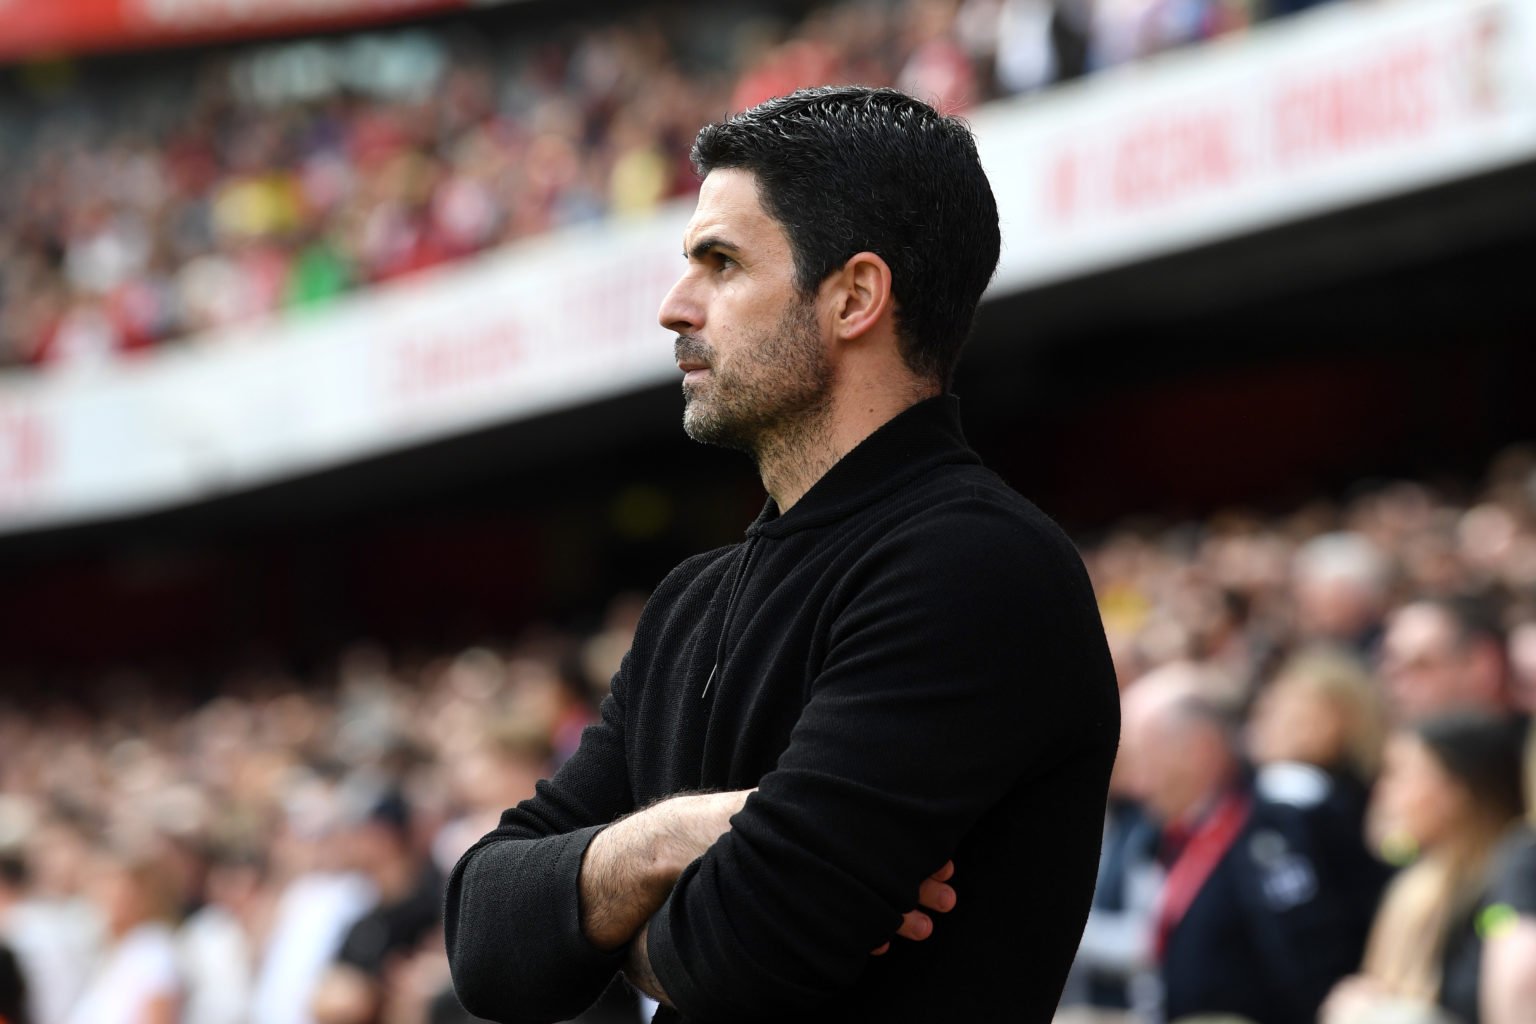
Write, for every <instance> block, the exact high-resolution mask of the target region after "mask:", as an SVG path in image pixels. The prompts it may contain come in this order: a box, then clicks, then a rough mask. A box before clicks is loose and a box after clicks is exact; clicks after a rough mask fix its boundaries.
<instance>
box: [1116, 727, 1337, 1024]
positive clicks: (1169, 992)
mask: <svg viewBox="0 0 1536 1024" xmlns="http://www.w3.org/2000/svg"><path fill="white" fill-rule="evenodd" d="M1150 734H1151V735H1150V736H1149V739H1150V740H1151V741H1152V742H1150V743H1149V744H1148V750H1149V751H1151V752H1153V753H1152V756H1151V757H1149V759H1148V763H1147V765H1146V766H1145V767H1146V775H1145V778H1144V785H1145V787H1146V791H1145V799H1146V805H1147V807H1148V809H1149V810H1151V811H1152V812H1153V813H1154V814H1155V815H1156V816H1157V818H1158V819H1159V820H1160V821H1161V822H1162V823H1163V832H1162V840H1161V844H1160V850H1159V856H1160V857H1161V859H1162V860H1163V862H1164V864H1165V865H1166V866H1167V872H1168V874H1167V879H1166V881H1165V883H1164V886H1163V892H1162V897H1161V900H1160V903H1159V908H1158V914H1157V918H1156V934H1155V941H1156V944H1157V950H1158V954H1159V959H1160V961H1161V967H1162V979H1163V986H1164V1013H1165V1014H1166V1018H1167V1019H1170V1020H1176V1019H1178V1018H1180V1017H1186V1016H1193V1015H1202V1014H1229V1015H1234V1016H1238V1017H1244V1018H1247V1019H1249V1020H1251V1021H1255V1022H1257V1024H1271V1022H1274V1024H1282V1022H1295V1024H1310V1022H1311V1021H1312V1020H1313V1019H1314V1017H1315V1016H1316V1013H1317V1008H1318V1006H1319V1005H1320V1004H1321V1003H1322V1000H1323V997H1324V996H1325V995H1326V994H1327V992H1328V990H1329V988H1330V986H1332V985H1333V983H1334V982H1336V981H1337V980H1338V979H1339V978H1340V977H1342V976H1344V975H1345V974H1346V973H1347V972H1348V971H1349V969H1350V967H1351V966H1352V965H1353V964H1354V963H1355V962H1357V960H1358V957H1359V955H1360V947H1359V936H1361V935H1363V932H1364V928H1363V924H1361V923H1360V922H1357V921H1354V920H1351V918H1352V917H1355V916H1360V917H1362V918H1363V917H1364V914H1362V913H1361V908H1360V907H1359V905H1358V904H1356V903H1354V902H1352V901H1350V900H1347V899H1343V898H1341V897H1342V896H1343V895H1344V893H1343V892H1342V891H1341V890H1342V887H1343V885H1345V884H1346V883H1347V881H1349V879H1347V878H1341V877H1338V872H1337V868H1338V866H1339V865H1337V864H1336V863H1335V862H1333V861H1331V860H1330V859H1329V856H1328V855H1329V853H1330V852H1331V851H1332V849H1333V848H1334V847H1335V846H1336V845H1337V843H1336V842H1335V841H1334V840H1333V839H1331V838H1329V837H1326V830H1327V828H1328V827H1329V825H1331V824H1332V822H1331V820H1330V819H1329V818H1328V816H1327V815H1326V814H1320V813H1319V810H1318V809H1319V807H1320V806H1321V804H1322V801H1323V800H1324V799H1325V798H1326V790H1323V789H1321V788H1320V787H1313V788H1312V789H1311V790H1310V791H1303V790H1302V789H1300V788H1299V787H1296V786H1294V785H1290V784H1288V783H1287V782H1286V781H1282V780H1275V779H1272V778H1271V777H1270V776H1269V775H1268V774H1267V773H1261V774H1260V775H1259V777H1258V778H1257V780H1256V781H1252V782H1251V781H1250V780H1249V779H1248V778H1247V777H1246V776H1245V773H1244V771H1243V768H1242V765H1241V763H1240V761H1239V759H1238V756H1237V750H1236V737H1235V729H1234V723H1233V722H1232V720H1231V716H1230V715H1229V714H1227V713H1226V712H1224V711H1221V710H1219V709H1218V708H1217V706H1216V705H1214V704H1212V703H1210V702H1209V701H1207V700H1203V699H1201V698H1198V697H1195V698H1185V699H1183V700H1180V701H1177V702H1175V703H1174V704H1172V705H1170V706H1168V707H1167V708H1165V709H1164V710H1163V711H1162V713H1161V714H1159V715H1157V716H1156V717H1155V718H1154V720H1153V723H1152V726H1151V729H1150Z"/></svg>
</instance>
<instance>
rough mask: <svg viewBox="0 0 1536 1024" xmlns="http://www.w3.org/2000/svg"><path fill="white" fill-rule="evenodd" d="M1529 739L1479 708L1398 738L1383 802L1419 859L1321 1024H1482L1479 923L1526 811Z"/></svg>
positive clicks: (1397, 884)
mask: <svg viewBox="0 0 1536 1024" xmlns="http://www.w3.org/2000/svg"><path fill="white" fill-rule="evenodd" d="M1521 736H1522V729H1521V727H1520V726H1519V725H1518V724H1517V723H1514V722H1512V721H1511V720H1510V719H1508V718H1505V717H1501V716H1498V715H1492V714H1489V713H1487V712H1476V711H1471V712H1469V711H1463V712H1453V713H1450V714H1446V715H1441V716H1437V717H1433V718H1428V719H1422V720H1420V721H1419V722H1418V723H1417V724H1416V725H1413V726H1411V727H1408V728H1404V729H1402V730H1401V731H1399V732H1398V733H1397V734H1396V735H1394V737H1393V738H1392V740H1391V742H1390V744H1389V745H1388V748H1387V757H1386V762H1385V768H1384V771H1383V774H1382V778H1381V784H1380V787H1379V789H1378V790H1377V792H1376V795H1375V796H1376V799H1377V800H1378V801H1379V802H1380V803H1381V805H1382V808H1383V811H1384V816H1385V819H1386V821H1387V823H1388V824H1389V826H1390V827H1391V828H1392V829H1393V831H1394V832H1395V834H1396V836H1397V842H1398V844H1399V845H1400V846H1401V847H1402V848H1404V849H1411V850H1416V851H1418V859H1417V860H1416V861H1415V862H1414V864H1413V866H1412V867H1410V868H1408V869H1407V870H1405V871H1403V872H1402V873H1401V874H1400V875H1399V876H1398V877H1397V878H1396V879H1394V880H1393V882H1392V884H1391V887H1390V888H1389V889H1388V891H1387V895H1386V898H1385V899H1384V900H1383V902H1382V905H1381V909H1380V911H1379V912H1378V913H1377V916H1376V921H1375V924H1374V925H1373V927H1372V930H1371V938H1370V943H1369V945H1368V946H1367V948H1366V954H1365V961H1364V966H1363V967H1362V969H1361V973H1360V974H1359V975H1355V976H1352V977H1350V978H1348V979H1346V980H1345V981H1343V982H1341V983H1340V984H1339V985H1338V987H1337V988H1335V990H1334V991H1333V993H1332V994H1330V995H1329V997H1328V1002H1327V1005H1326V1006H1325V1007H1324V1012H1323V1015H1322V1020H1323V1022H1324V1024H1353V1022H1358V1021H1362V1020H1366V1021H1369V1020H1378V1019H1386V1018H1385V1016H1382V1015H1386V1014H1392V1015H1393V1019H1433V1018H1434V1017H1435V1016H1436V1015H1437V1012H1438V1011H1444V1012H1446V1013H1449V1014H1451V1015H1453V1016H1454V1018H1456V1019H1458V1020H1461V1021H1464V1022H1467V1024H1477V1021H1478V1020H1479V1014H1478V979H1479V973H1480V969H1481V960H1482V940H1481V938H1480V935H1479V929H1478V921H1479V918H1480V917H1482V915H1483V914H1485V913H1486V912H1487V908H1488V907H1489V906H1490V905H1491V904H1490V889H1489V881H1490V879H1489V871H1490V862H1491V860H1492V857H1493V855H1494V851H1495V850H1496V849H1497V848H1498V846H1499V844H1500V842H1501V841H1503V840H1505V839H1506V838H1507V836H1508V835H1509V833H1510V829H1511V827H1512V826H1513V825H1514V824H1515V823H1516V822H1517V821H1518V819H1519V818H1520V817H1521V815H1522V813H1523V811H1524V807H1523V800H1522V792H1521V790H1522V782H1521V774H1520V773H1521V766H1520V742H1521ZM1404 1015H1408V1016H1406V1017H1405V1016H1404Z"/></svg>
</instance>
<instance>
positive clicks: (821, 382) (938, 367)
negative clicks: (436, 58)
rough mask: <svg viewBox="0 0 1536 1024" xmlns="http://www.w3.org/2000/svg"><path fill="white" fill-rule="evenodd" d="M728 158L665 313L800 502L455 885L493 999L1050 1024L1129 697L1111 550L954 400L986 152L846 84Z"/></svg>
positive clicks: (761, 464)
mask: <svg viewBox="0 0 1536 1024" xmlns="http://www.w3.org/2000/svg"><path fill="white" fill-rule="evenodd" d="M693 158H694V162H695V165H696V166H697V167H698V169H699V171H700V173H701V174H703V175H704V182H703V186H702V188H701V190H700V194H699V202H698V208H697V211H696V212H695V214H694V217H693V219H692V221H691V222H690V223H689V225H688V227H687V229H686V231H685V235H684V239H683V245H684V257H685V259H686V267H685V269H684V271H683V274H682V277H681V279H680V280H679V281H678V283H677V284H676V285H675V286H674V287H673V289H672V291H671V292H670V293H669V294H668V295H667V297H666V298H665V300H664V301H663V303H662V306H661V311H660V320H661V323H662V326H664V327H665V328H667V329H668V330H670V331H672V332H674V333H675V334H676V335H677V341H676V345H675V351H676V356H677V360H678V367H679V369H680V370H682V371H683V373H684V380H683V392H684V397H685V401H686V411H685V413H684V428H685V429H686V430H687V432H688V433H689V435H690V436H692V437H693V438H695V439H696V440H700V441H704V442H708V443H714V444H723V445H729V446H733V447H737V448H740V449H742V450H744V451H746V452H747V453H748V454H749V455H751V456H752V457H753V458H754V459H755V461H756V463H757V468H758V471H759V473H760V475H761V477H762V480H763V484H764V487H765V488H766V490H767V491H768V494H769V500H768V502H767V505H766V507H765V508H764V510H763V512H762V514H761V515H760V516H759V517H758V519H757V520H756V522H754V523H753V524H752V525H751V526H750V527H749V528H748V530H747V536H746V540H745V542H744V543H742V544H738V545H734V546H732V547H729V548H724V549H721V550H717V551H712V552H708V553H706V554H703V555H698V556H696V557H694V558H692V559H690V560H689V561H687V562H685V563H683V564H682V565H681V566H679V567H678V568H677V569H676V570H674V571H673V572H672V573H671V574H670V575H669V576H668V577H667V579H666V580H665V581H663V582H662V584H661V585H660V586H659V587H658V588H657V590H656V592H655V593H654V594H653V595H652V597H651V600H650V602H649V603H648V605H647V606H646V610H645V612H644V614H643V616H642V618H641V621H640V623H639V626H638V628H637V630H636V634H635V640H634V645H633V647H632V649H631V650H630V652H629V654H628V656H627V657H626V658H625V660H624V663H623V665H622V667H621V668H620V670H619V672H618V674H617V676H616V677H615V678H614V680H613V694H612V696H611V697H610V698H609V699H608V700H606V701H605V702H604V705H603V709H602V719H601V722H600V723H599V724H597V725H595V726H593V727H591V728H590V729H589V730H588V731H587V733H586V734H585V735H584V736H583V739H582V743H581V747H580V749H579V750H578V751H577V753H576V754H575V755H574V756H573V757H572V758H571V759H570V761H569V762H567V763H566V764H565V765H564V767H562V769H561V770H560V772H559V773H558V774H557V775H556V776H555V778H554V779H553V780H551V781H549V782H545V783H540V785H539V789H538V793H537V795H536V796H535V797H534V798H533V799H531V800H528V801H525V802H523V803H522V804H520V805H519V806H518V807H516V808H514V809H513V810H510V811H508V812H507V813H506V814H505V815H504V816H503V818H502V822H501V826H500V827H499V828H498V829H497V830H496V831H494V832H492V833H491V834H490V835H488V836H486V837H485V839H483V840H482V841H481V842H480V843H478V844H477V845H476V846H475V847H474V848H473V849H471V850H470V851H469V852H468V853H467V854H465V856H464V858H463V860H462V861H461V862H460V863H459V865H458V866H457V868H456V869H455V871H454V873H453V877H452V879H451V881H450V884H449V892H448V907H447V918H446V925H447V939H448V951H449V957H450V960H451V962H452V965H453V970H454V980H455V984H456V986H457V987H458V991H459V994H460V996H461V998H462V999H463V1002H464V1005H465V1006H466V1007H467V1008H468V1009H469V1010H471V1011H472V1012H474V1013H476V1014H478V1015H480V1016H483V1017H488V1018H491V1019H494V1020H502V1021H524V1020H526V1021H552V1020H559V1019H562V1018H565V1017H570V1016H574V1015H575V1014H576V1013H577V1012H579V1011H580V1010H581V1009H582V1008H583V1007H584V1006H585V1005H587V1004H588V1003H589V1002H591V1001H592V1000H593V999H594V998H596V997H597V995H598V994H599V993H600V992H601V991H602V990H603V987H604V986H605V985H606V984H607V983H608V981H609V980H610V979H611V978H612V976H613V975H614V973H615V972H617V971H620V970H622V971H623V972H624V973H625V974H626V976H627V977H628V978H629V979H630V980H631V981H632V982H633V983H634V984H635V985H636V986H637V987H639V988H641V989H642V990H644V991H646V992H648V993H650V994H651V995H652V996H653V997H655V998H656V999H658V1000H659V1001H660V1002H661V1003H662V1004H663V1008H662V1010H661V1011H660V1012H659V1014H658V1015H657V1018H656V1019H657V1020H658V1021H663V1020H664V1021H696V1022H704V1021H731V1022H735V1021H756V1020H779V1019H794V1020H798V1021H823V1020H825V1021H851V1020H880V1021H923V1022H932V1021H944V1020H1000V1019H1007V1020H1015V1021H1041V1022H1044V1021H1047V1020H1049V1019H1050V1017H1051V1014H1052V1011H1053V1010H1054V1007H1055V1004H1056V1000H1057V998H1058V996H1059V994H1060V991H1061V985H1062V982H1063V980H1064V978H1065V976H1066V972H1067V968H1068V966H1069V964H1070V962H1071V959H1072V953H1073V950H1074V948H1075V946H1076V944H1077V940H1078V937H1079V935H1080V933H1081V929H1082V925H1083V920H1084V917H1085V916H1086V914H1087V910H1088V902H1089V898H1090V896H1091V892H1092V888H1093V879H1094V871H1095V866H1096V863H1097V854H1098V846H1099V840H1100V832H1101V827H1102V822H1103V813H1104V799H1105V790H1106V785H1107V781H1108V777H1109V770H1110V766H1111V763H1112V761H1113V758H1114V752H1115V745H1116V740H1117V736H1118V723H1119V709H1118V702H1117V694H1116V689H1115V683H1114V675H1113V670H1112V668H1111V665H1110V661H1109V656H1108V652H1107V649H1106V645H1105V643H1104V635H1103V630H1102V627H1101V625H1100V623H1099V618H1098V613H1097V608H1096V605H1095V601H1094V597H1093V593H1092V590H1091V588H1090V586H1089V583H1088V580H1087V575H1086V573H1085V572H1084V571H1083V567H1082V563H1081V561H1080V559H1079V558H1078V555H1077V553H1076V551H1075V550H1074V549H1073V547H1072V545H1071V544H1070V542H1069V541H1068V540H1067V539H1066V537H1065V536H1064V535H1063V534H1062V533H1061V532H1060V530H1059V529H1057V528H1056V526H1055V525H1054V524H1053V523H1052V522H1051V521H1050V520H1049V519H1047V518H1046V517H1045V516H1044V515H1043V514H1041V513H1040V512H1039V511H1038V510H1037V509H1035V508H1034V506H1032V505H1031V504H1029V503H1028V502H1027V501H1025V500H1024V499H1023V498H1021V497H1020V496H1019V495H1018V494H1016V493H1014V492H1013V491H1012V490H1010V489H1009V488H1008V487H1007V486H1006V485H1005V484H1004V483H1003V482H1002V481H1001V480H999V479H998V478H997V476H995V475H994V474H992V473H991V472H989V471H987V470H986V469H984V468H983V467H982V466H981V465H980V463H979V460H978V459H977V457H976V455H975V454H974V453H973V452H972V451H971V450H970V448H969V447H968V446H967V445H966V443H965V440H964V438H963V436H962V434H961V431H960V425H959V416H958V407H957V404H956V402H955V400H954V399H953V398H951V397H948V396H947V395H945V390H946V387H947V384H948V381H949V378H950V374H951V372H952V370H953V367H954V363H955V360H956V358H957V356H958V353H959V350H960V346H961V344H962V343H963V342H964V340H965V337H966V335H967V334H968V333H969V330H970V324H971V319H972V316H973V314H974V312H975V308H976V304H977V302H978V300H979V298H980V296H981V293H982V290H983V289H984V288H985V286H986V284H987V281H988V280H989V279H990V277H991V275H992V272H993V270H994V268H995V266H996V263H997V256H998V249H999V235H998V224H997V209H996V206H995V204H994V202H993V198H992V193H991V188H990V186H989V185H988V183H987V179H986V176H985V174H984V173H983V172H982V170H981V166H980V163H979V161H978V159H977V156H976V149H975V144H974V142H973V140H972V138H971V135H970V132H969V131H968V130H967V129H966V127H965V126H964V124H963V123H962V122H960V121H958V120H956V119H954V118H949V117H944V116H941V115H939V114H938V113H936V112H935V111H934V110H933V109H932V108H930V107H928V106H927V105H925V104H922V103H919V102H917V101H915V100H913V99H911V98H910V97H907V96H903V95H901V94H900V93H896V92H893V91H890V90H871V89H864V88H853V87H850V88H837V89H830V88H829V89H818V90H805V91H802V92H799V93H796V94H794V95H792V96H789V97H783V98H780V99H776V100H770V101H769V102H767V103H765V104H763V105H761V106H759V107H756V108H753V109H752V110H749V111H746V112H744V113H742V114H738V115H736V116H734V117H732V118H730V119H729V120H727V121H725V122H722V123H720V124H715V125H710V126H707V127H706V128H704V129H703V131H701V132H700V134H699V137H698V139H697V141H696V142H695V145H694V150H693ZM938 913H944V914H945V915H946V916H945V917H943V918H941V919H935V918H936V915H937V914H938ZM909 940H923V941H920V942H916V941H909ZM872 954H880V955H872Z"/></svg>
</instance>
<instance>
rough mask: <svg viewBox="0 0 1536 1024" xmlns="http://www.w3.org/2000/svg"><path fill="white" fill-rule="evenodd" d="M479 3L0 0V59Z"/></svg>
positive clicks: (308, 26)
mask: <svg viewBox="0 0 1536 1024" xmlns="http://www.w3.org/2000/svg"><path fill="white" fill-rule="evenodd" d="M484 2H485V0H479V3H481V4H483V3H484ZM476 5H477V2H476V0H0V26H4V28H3V29H0V60H15V59H18V58H23V57H34V56H57V55H72V54H78V53H95V52H100V51H106V50H135V49H153V48H155V47H160V46H178V45H185V44H189V43H208V42H218V41H224V40H231V39H243V38H248V37H255V36H267V35H281V34H291V33H301V32H320V31H329V30H333V29H340V28H349V27H354V26H361V25H369V24H377V23H384V22H389V21H398V20H401V19H405V18H414V17H419V16H421V15H427V14H436V13H440V12H445V11H455V10H463V9H465V8H468V7H472V6H476Z"/></svg>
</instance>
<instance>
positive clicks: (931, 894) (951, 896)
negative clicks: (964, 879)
mask: <svg viewBox="0 0 1536 1024" xmlns="http://www.w3.org/2000/svg"><path fill="white" fill-rule="evenodd" d="M917 902H918V905H919V906H923V907H927V908H928V909H929V910H937V911H938V912H939V913H941V914H943V913H947V912H948V911H950V910H953V909H954V907H955V890H954V889H951V888H950V887H949V886H947V885H945V884H944V883H943V882H938V881H935V880H933V879H932V878H930V879H928V880H927V881H925V882H923V884H922V885H920V886H918V887H917Z"/></svg>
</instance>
